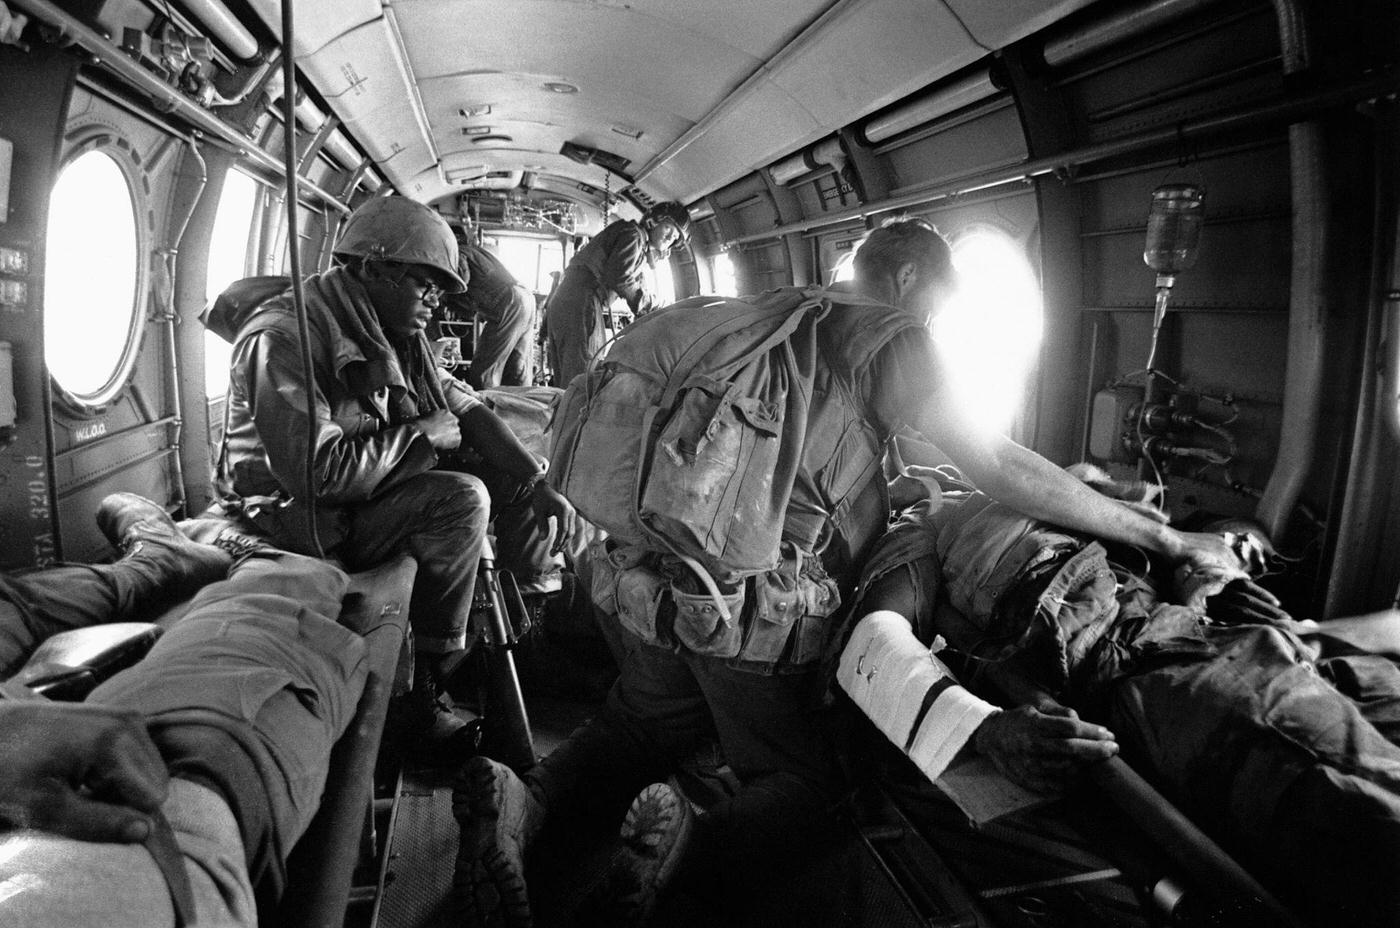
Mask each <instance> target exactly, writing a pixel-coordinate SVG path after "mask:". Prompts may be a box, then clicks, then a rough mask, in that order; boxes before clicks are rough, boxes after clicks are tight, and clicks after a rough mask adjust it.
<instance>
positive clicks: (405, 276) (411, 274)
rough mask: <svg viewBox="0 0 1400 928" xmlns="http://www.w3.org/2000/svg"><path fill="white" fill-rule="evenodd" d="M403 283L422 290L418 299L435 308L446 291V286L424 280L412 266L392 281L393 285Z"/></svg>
mask: <svg viewBox="0 0 1400 928" xmlns="http://www.w3.org/2000/svg"><path fill="white" fill-rule="evenodd" d="M404 285H408V286H410V287H415V288H417V289H419V290H422V291H423V294H422V296H420V297H419V299H421V300H422V301H423V303H424V305H426V306H431V307H433V308H434V309H436V308H437V305H438V302H439V301H440V300H441V299H442V297H443V294H445V293H446V292H447V290H446V288H444V287H443V286H442V285H440V284H439V283H437V281H434V280H425V279H424V278H423V277H422V276H421V275H420V274H418V273H416V272H415V271H414V270H413V269H412V268H409V269H407V270H405V271H404V272H403V273H402V274H400V275H399V278H398V280H395V281H394V286H396V287H402V286H404Z"/></svg>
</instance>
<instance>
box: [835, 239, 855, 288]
mask: <svg viewBox="0 0 1400 928" xmlns="http://www.w3.org/2000/svg"><path fill="white" fill-rule="evenodd" d="M855 276H856V252H855V249H854V248H853V249H851V250H850V251H848V252H846V253H845V254H844V255H842V256H841V258H840V260H838V261H837V262H836V266H835V267H834V268H832V269H831V281H830V282H831V283H833V284H834V283H837V282H839V281H842V280H851V279H852V278H854V277H855Z"/></svg>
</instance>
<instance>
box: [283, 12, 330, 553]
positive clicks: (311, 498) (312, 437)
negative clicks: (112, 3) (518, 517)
mask: <svg viewBox="0 0 1400 928" xmlns="http://www.w3.org/2000/svg"><path fill="white" fill-rule="evenodd" d="M292 2H293V0H282V113H283V126H282V158H283V162H282V166H283V169H284V170H285V172H286V190H287V192H286V200H287V257H288V261H289V263H290V265H291V271H292V306H293V309H294V311H295V314H296V320H297V337H298V340H299V342H300V344H301V372H302V377H303V378H304V379H305V382H306V467H305V469H304V470H303V472H302V478H303V484H302V488H303V490H304V494H303V495H302V499H304V500H305V501H306V531H307V537H308V538H310V539H311V551H312V553H313V554H315V555H316V556H317V557H321V558H323V557H325V556H326V553H325V551H324V550H323V549H322V548H321V535H320V532H319V531H318V530H317V528H316V492H315V488H316V436H317V432H318V430H317V427H316V381H315V379H314V376H315V371H314V370H313V368H312V366H311V329H310V325H309V324H308V323H307V318H306V295H305V293H304V292H303V290H302V285H301V250H300V249H299V248H298V246H297V242H298V239H299V235H298V233H297V152H296V134H297V128H296V127H297V117H296V92H297V82H296V56H295V55H293V54H292V49H293V47H294V44H293V41H292V39H293V33H292Z"/></svg>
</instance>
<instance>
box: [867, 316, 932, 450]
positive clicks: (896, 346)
mask: <svg viewBox="0 0 1400 928" xmlns="http://www.w3.org/2000/svg"><path fill="white" fill-rule="evenodd" d="M860 387H861V393H862V395H864V396H867V397H869V398H870V399H869V404H870V410H871V411H872V412H873V413H874V415H875V420H876V427H877V428H879V429H880V430H881V431H882V432H883V433H884V434H886V435H889V434H893V433H894V432H896V431H898V430H899V429H900V428H903V427H904V426H914V427H917V426H916V425H915V423H917V422H918V420H919V414H920V412H921V411H922V410H923V408H924V407H925V406H927V405H928V403H929V402H930V400H931V399H932V398H933V397H934V396H935V395H937V394H940V393H941V392H943V390H944V389H945V387H946V383H945V377H944V374H943V368H942V365H940V364H939V363H938V360H937V353H936V350H935V347H934V344H933V338H932V337H931V336H930V335H929V333H928V330H926V329H921V328H910V329H906V330H904V331H903V332H900V333H899V334H898V335H896V336H895V337H894V338H892V339H890V343H889V344H888V345H886V346H885V347H884V348H882V349H880V351H879V352H878V353H877V354H876V355H875V358H874V360H873V361H872V362H871V364H870V366H869V367H868V368H867V369H866V373H865V379H864V382H863V383H862V384H861V385H860Z"/></svg>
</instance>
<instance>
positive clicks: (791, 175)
mask: <svg viewBox="0 0 1400 928" xmlns="http://www.w3.org/2000/svg"><path fill="white" fill-rule="evenodd" d="M846 160H847V158H846V151H845V149H843V148H842V147H841V140H840V139H838V138H836V137H835V136H832V137H831V138H829V139H823V140H822V141H820V142H817V143H816V144H815V145H812V146H811V147H809V148H807V149H804V150H803V151H800V152H798V153H797V154H795V155H791V156H789V157H787V158H784V159H783V160H782V161H779V162H778V163H777V164H775V165H773V166H772V167H770V168H769V169H768V174H769V176H771V177H772V178H773V183H775V184H777V185H779V186H781V187H786V186H787V185H788V184H791V183H792V182H793V181H795V180H797V179H798V178H799V177H804V176H806V175H807V174H808V173H810V172H812V171H815V170H817V169H818V168H823V167H828V168H832V169H834V170H836V171H838V172H839V171H841V170H842V169H843V168H845V167H846Z"/></svg>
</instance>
